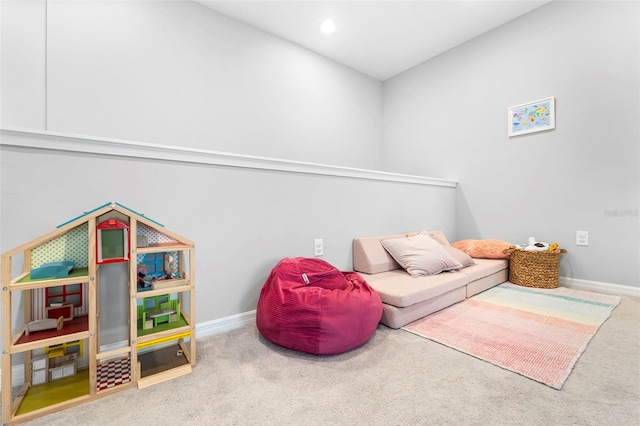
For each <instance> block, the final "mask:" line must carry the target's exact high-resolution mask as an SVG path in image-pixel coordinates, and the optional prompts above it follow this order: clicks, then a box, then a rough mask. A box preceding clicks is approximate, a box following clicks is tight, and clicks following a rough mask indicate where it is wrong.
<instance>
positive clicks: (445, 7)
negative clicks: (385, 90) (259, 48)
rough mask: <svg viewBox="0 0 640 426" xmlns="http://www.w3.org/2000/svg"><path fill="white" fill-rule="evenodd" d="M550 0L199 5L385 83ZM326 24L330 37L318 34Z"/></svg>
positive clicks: (269, 0)
mask: <svg viewBox="0 0 640 426" xmlns="http://www.w3.org/2000/svg"><path fill="white" fill-rule="evenodd" d="M550 1H553V0H537V1H529V0H517V1H516V0H413V1H406V0H386V1H367V0H343V1H320V0H297V1H282V0H280V1H273V0H254V1H245V0H236V1H218V0H201V1H200V0H199V1H197V2H198V3H201V4H203V5H205V6H207V7H209V8H211V9H213V10H215V11H217V12H219V13H221V14H223V15H226V16H229V17H231V18H234V19H236V20H238V21H241V22H244V23H247V24H249V25H251V26H254V27H256V28H259V29H261V30H263V31H266V32H268V33H271V34H273V35H276V36H278V37H281V38H283V39H285V40H289V41H291V42H294V43H296V44H299V45H301V46H304V47H306V48H308V49H310V50H313V51H315V52H317V53H320V54H321V55H324V56H326V57H329V58H331V59H333V60H335V61H337V62H340V63H342V64H344V65H347V66H349V67H351V68H354V69H356V70H358V71H360V72H362V73H365V74H367V75H370V76H371V77H374V78H377V79H379V80H382V81H384V80H386V79H388V78H390V77H393V76H394V75H396V74H399V73H401V72H403V71H405V70H407V69H409V68H412V67H414V66H415V65H418V64H419V63H421V62H424V61H426V60H427V59H430V58H432V57H434V56H436V55H439V54H441V53H443V52H445V51H447V50H449V49H451V48H453V47H455V46H457V45H460V44H462V43H464V42H466V41H468V40H470V39H472V38H474V37H477V36H479V35H481V34H483V33H485V32H487V31H490V30H492V29H494V28H496V27H499V26H500V25H502V24H504V23H506V22H508V21H511V20H513V19H515V18H517V17H519V16H521V15H524V14H526V13H528V12H530V11H532V10H534V9H536V8H538V7H541V6H543V5H545V4H546V3H549V2H550ZM325 19H333V20H334V21H335V22H336V25H337V30H336V32H335V33H333V34H331V35H326V34H323V33H322V32H320V30H319V27H320V24H321V22H322V21H324V20H325Z"/></svg>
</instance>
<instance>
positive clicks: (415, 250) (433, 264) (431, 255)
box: [380, 233, 462, 278]
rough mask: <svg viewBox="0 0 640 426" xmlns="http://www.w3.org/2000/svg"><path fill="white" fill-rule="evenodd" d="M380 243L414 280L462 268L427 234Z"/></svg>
mask: <svg viewBox="0 0 640 426" xmlns="http://www.w3.org/2000/svg"><path fill="white" fill-rule="evenodd" d="M380 243H381V244H382V246H383V247H384V248H385V249H386V250H387V251H388V252H389V254H390V255H391V256H392V257H393V258H394V259H395V260H396V262H398V263H399V264H400V266H402V267H403V268H404V269H405V270H406V271H407V272H408V273H409V274H410V275H411V276H412V277H414V278H416V277H423V276H425V275H435V274H439V273H440V272H442V271H451V270H457V269H460V268H462V265H461V264H460V263H459V262H457V261H456V260H455V259H454V258H453V257H451V255H449V253H447V251H446V250H445V249H444V247H442V245H440V243H438V242H437V241H436V240H434V239H433V238H431V237H429V236H428V235H427V234H422V233H420V234H416V235H414V236H412V237H406V238H391V239H388V240H382V241H380Z"/></svg>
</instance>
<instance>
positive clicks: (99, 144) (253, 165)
mask: <svg viewBox="0 0 640 426" xmlns="http://www.w3.org/2000/svg"><path fill="white" fill-rule="evenodd" d="M0 145H3V146H13V147H21V148H30V149H46V150H53V151H66V152H77V153H90V154H98V155H113V156H119V157H133V158H145V159H155V160H163V161H174V162H182V163H196V164H207V165H216V166H227V167H238V168H248V169H259V170H273V171H281V172H289V173H303V174H313V175H324V176H338V177H346V178H353V179H366V180H376V181H387V182H399V183H409V184H416V185H428V186H441V187H449V188H455V187H456V186H457V181H455V180H449V179H439V178H432V177H426V176H416V175H406V174H400V173H391V172H384V171H377V170H366V169H358V168H351V167H342V166H332V165H326V164H317V163H309V162H303V161H292V160H284V159H278V158H269V157H259V156H252V155H243V154H234V153H227V152H219V151H212V150H205V149H196V148H185V147H178V146H172V145H162V144H154V143H148V142H138V141H128V140H119V139H111V138H102V137H96V136H84V135H75V134H67V133H60V132H51V131H45V130H33V129H24V128H16V127H9V126H1V127H0Z"/></svg>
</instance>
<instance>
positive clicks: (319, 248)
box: [313, 238, 324, 256]
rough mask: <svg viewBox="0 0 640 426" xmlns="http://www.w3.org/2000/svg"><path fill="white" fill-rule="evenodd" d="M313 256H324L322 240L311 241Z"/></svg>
mask: <svg viewBox="0 0 640 426" xmlns="http://www.w3.org/2000/svg"><path fill="white" fill-rule="evenodd" d="M313 247H314V249H313V254H314V255H315V256H322V255H323V254H324V242H323V241H322V238H316V239H315V240H313Z"/></svg>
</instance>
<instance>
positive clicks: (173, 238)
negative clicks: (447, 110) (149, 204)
mask: <svg viewBox="0 0 640 426" xmlns="http://www.w3.org/2000/svg"><path fill="white" fill-rule="evenodd" d="M111 212H117V213H119V214H120V215H124V216H126V217H127V218H129V219H132V218H133V219H135V220H136V221H137V224H138V229H137V233H138V234H142V235H145V234H147V235H152V238H151V239H149V241H153V240H155V241H156V242H159V243H171V242H177V243H180V244H185V245H194V243H193V241H191V240H189V239H187V238H185V237H183V236H181V235H179V234H176V233H175V232H172V231H170V230H168V229H167V228H165V227H164V225H163V224H161V223H160V222H157V221H155V220H153V219H151V218H149V217H146V216H145V215H144V214H143V213H139V212H137V211H135V210H133V209H131V208H129V207H127V206H125V205H123V204H120V203H117V202H108V203H105V204H103V205H101V206H99V207H96V208H94V209H92V210H89V211H87V212H84V213H83V214H81V215H80V216H77V217H75V218H73V219H71V220H69V221H67V222H64V223H62V224H60V225H58V226H57V227H56V229H54V230H53V231H51V232H49V233H47V234H45V235H42V236H40V237H38V238H36V239H34V240H31V241H29V242H27V243H24V244H22V245H21V246H19V247H16V248H14V249H12V250H10V251H8V252H6V253H3V255H2V256H3V257H6V256H14V255H16V254H17V253H20V252H22V251H24V250H30V249H33V248H36V247H39V246H44V245H45V244H47V243H50V242H53V243H55V241H54V240H56V239H58V238H59V237H61V236H63V235H66V234H68V233H72V232H73V231H74V230H77V229H78V228H79V227H81V226H82V225H85V224H87V223H89V221H91V220H98V219H99V218H101V217H103V216H105V215H108V214H109V213H111ZM53 243H52V244H53ZM53 245H55V244H53Z"/></svg>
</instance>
